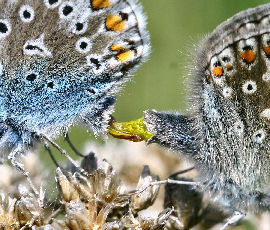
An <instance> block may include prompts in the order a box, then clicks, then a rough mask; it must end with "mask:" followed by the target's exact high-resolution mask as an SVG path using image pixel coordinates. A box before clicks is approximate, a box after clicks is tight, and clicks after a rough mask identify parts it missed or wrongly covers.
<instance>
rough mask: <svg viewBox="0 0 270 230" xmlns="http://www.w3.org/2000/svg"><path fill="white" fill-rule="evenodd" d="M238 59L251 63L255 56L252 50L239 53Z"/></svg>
mask: <svg viewBox="0 0 270 230" xmlns="http://www.w3.org/2000/svg"><path fill="white" fill-rule="evenodd" d="M240 57H241V58H242V59H243V60H245V61H246V62H247V63H252V62H254V60H255V57H256V54H255V52H254V51H253V50H247V51H245V52H241V53H240Z"/></svg>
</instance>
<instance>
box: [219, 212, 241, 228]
mask: <svg viewBox="0 0 270 230" xmlns="http://www.w3.org/2000/svg"><path fill="white" fill-rule="evenodd" d="M245 216H246V214H244V213H242V212H239V211H236V212H234V214H233V216H231V217H229V218H228V219H227V222H226V224H224V225H223V226H222V228H221V229H220V230H225V229H227V228H228V227H230V226H232V225H235V224H237V223H239V221H240V220H242V219H243V218H244V217H245Z"/></svg>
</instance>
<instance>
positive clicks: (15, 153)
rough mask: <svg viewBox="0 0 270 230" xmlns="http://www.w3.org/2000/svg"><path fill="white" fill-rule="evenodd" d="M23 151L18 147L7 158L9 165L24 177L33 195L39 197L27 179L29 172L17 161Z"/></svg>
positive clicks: (20, 146) (29, 179)
mask: <svg viewBox="0 0 270 230" xmlns="http://www.w3.org/2000/svg"><path fill="white" fill-rule="evenodd" d="M23 153H24V150H23V147H22V145H18V146H17V147H16V148H15V149H14V150H12V151H11V153H10V154H9V156H8V159H9V160H10V162H11V164H12V165H13V166H14V167H15V168H16V169H17V170H18V171H20V172H22V174H23V175H24V176H25V177H26V179H27V181H28V183H29V185H30V187H31V189H32V190H33V192H34V193H35V195H37V196H39V192H38V190H37V189H36V187H35V185H34V184H33V182H32V180H31V178H30V177H29V172H26V171H25V169H24V165H23V164H22V163H21V162H20V161H19V158H20V157H21V156H22V155H23Z"/></svg>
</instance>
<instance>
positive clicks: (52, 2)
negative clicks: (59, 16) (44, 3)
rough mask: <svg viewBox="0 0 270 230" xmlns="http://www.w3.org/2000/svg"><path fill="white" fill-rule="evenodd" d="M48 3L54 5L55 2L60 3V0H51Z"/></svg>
mask: <svg viewBox="0 0 270 230" xmlns="http://www.w3.org/2000/svg"><path fill="white" fill-rule="evenodd" d="M48 3H49V4H50V5H53V4H56V3H58V0H49V1H48Z"/></svg>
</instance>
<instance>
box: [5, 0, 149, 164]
mask: <svg viewBox="0 0 270 230" xmlns="http://www.w3.org/2000/svg"><path fill="white" fill-rule="evenodd" d="M149 50H150V45H149V35H148V32H147V30H146V18H145V16H144V14H143V12H142V7H141V6H140V4H138V3H137V1H135V0H68V1H62V0H5V1H0V54H1V55H0V56H1V57H0V137H1V138H0V159H1V160H2V161H3V160H4V159H5V158H6V155H7V154H8V158H9V159H10V160H11V162H12V163H13V165H15V166H16V167H17V168H18V169H22V168H23V166H21V165H20V164H19V163H18V158H19V156H21V155H22V154H24V153H25V152H27V151H28V150H30V149H31V148H32V146H33V145H34V144H35V143H36V142H40V140H41V139H42V138H44V137H46V139H48V140H49V139H54V138H56V137H57V136H58V135H60V134H64V133H67V131H68V129H69V128H70V127H71V126H72V125H75V124H84V125H86V127H87V128H90V129H92V130H93V131H94V132H95V133H103V132H106V129H107V126H108V122H109V120H110V114H111V113H112V112H113V107H114V104H115V96H116V93H117V92H118V91H119V90H120V89H121V87H122V86H123V85H124V83H125V82H126V81H128V80H129V77H128V76H129V75H130V74H131V73H133V72H134V70H135V69H136V68H137V67H138V66H139V65H140V64H141V63H142V62H143V61H145V60H146V58H147V56H148V54H149Z"/></svg>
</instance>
